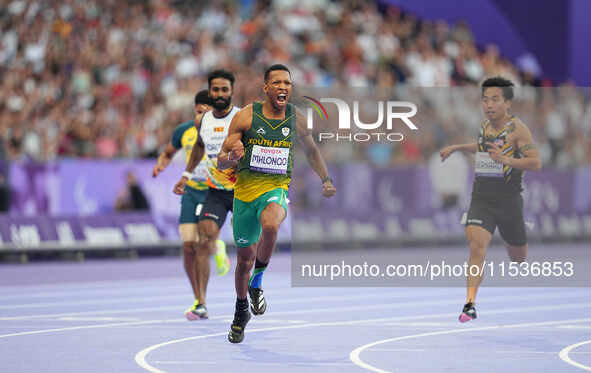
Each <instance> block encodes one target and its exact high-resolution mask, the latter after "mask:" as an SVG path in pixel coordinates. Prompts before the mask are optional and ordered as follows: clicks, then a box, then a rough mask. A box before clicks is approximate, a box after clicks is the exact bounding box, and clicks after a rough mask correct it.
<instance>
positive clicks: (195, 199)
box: [179, 186, 207, 224]
mask: <svg viewBox="0 0 591 373" xmlns="http://www.w3.org/2000/svg"><path fill="white" fill-rule="evenodd" d="M206 194H207V189H205V190H197V189H194V188H191V187H188V186H185V194H183V197H182V198H181V216H180V217H179V224H197V222H198V221H199V212H200V210H201V208H202V207H203V202H204V201H205V195H206Z"/></svg>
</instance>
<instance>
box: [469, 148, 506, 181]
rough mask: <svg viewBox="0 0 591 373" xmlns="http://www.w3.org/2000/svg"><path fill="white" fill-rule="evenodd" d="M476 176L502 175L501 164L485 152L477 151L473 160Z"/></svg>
mask: <svg viewBox="0 0 591 373" xmlns="http://www.w3.org/2000/svg"><path fill="white" fill-rule="evenodd" d="M474 170H475V172H476V176H483V177H503V164H502V163H500V162H497V161H495V160H494V159H492V158H491V157H490V154H488V153H487V152H477V153H476V158H475V160H474Z"/></svg>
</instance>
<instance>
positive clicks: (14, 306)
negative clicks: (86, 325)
mask: <svg viewBox="0 0 591 373" xmlns="http://www.w3.org/2000/svg"><path fill="white" fill-rule="evenodd" d="M183 298H184V299H187V298H189V297H188V296H187V293H183V294H180V293H179V294H172V295H158V296H151V297H135V298H130V297H126V298H101V299H90V300H78V301H72V302H49V303H26V304H9V305H5V306H0V309H2V310H7V309H17V308H47V307H63V306H78V305H81V306H82V305H89V304H94V305H96V304H112V303H132V302H154V301H158V300H166V299H183Z"/></svg>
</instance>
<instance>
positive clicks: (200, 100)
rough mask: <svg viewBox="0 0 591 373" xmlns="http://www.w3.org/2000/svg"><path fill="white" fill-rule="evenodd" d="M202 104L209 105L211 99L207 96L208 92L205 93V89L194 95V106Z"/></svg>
mask: <svg viewBox="0 0 591 373" xmlns="http://www.w3.org/2000/svg"><path fill="white" fill-rule="evenodd" d="M199 104H203V105H209V106H211V99H210V98H209V94H208V93H207V89H203V90H201V91H199V92H197V94H196V95H195V106H197V105H199Z"/></svg>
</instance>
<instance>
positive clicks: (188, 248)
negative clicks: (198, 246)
mask: <svg viewBox="0 0 591 373" xmlns="http://www.w3.org/2000/svg"><path fill="white" fill-rule="evenodd" d="M183 252H184V253H185V254H189V255H190V254H194V253H195V242H194V241H186V242H183Z"/></svg>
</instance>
